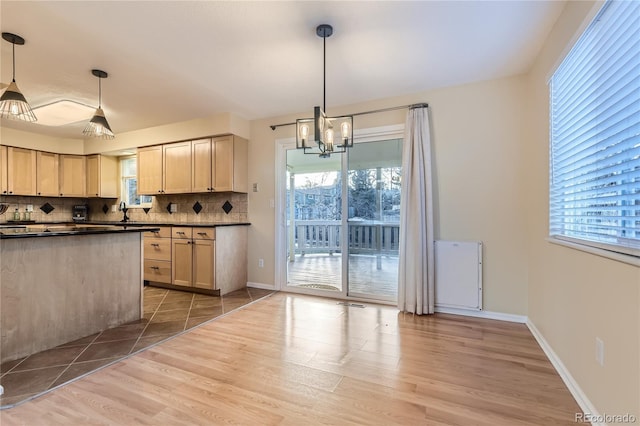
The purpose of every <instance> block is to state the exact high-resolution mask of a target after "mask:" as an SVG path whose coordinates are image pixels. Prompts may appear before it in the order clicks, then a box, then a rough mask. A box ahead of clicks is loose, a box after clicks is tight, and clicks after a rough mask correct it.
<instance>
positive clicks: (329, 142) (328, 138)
mask: <svg viewBox="0 0 640 426" xmlns="http://www.w3.org/2000/svg"><path fill="white" fill-rule="evenodd" d="M324 135H325V141H324V143H325V146H326V148H327V151H333V129H327V131H326V132H325V134H324Z"/></svg>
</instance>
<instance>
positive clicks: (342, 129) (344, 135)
mask: <svg viewBox="0 0 640 426" xmlns="http://www.w3.org/2000/svg"><path fill="white" fill-rule="evenodd" d="M340 132H341V133H342V139H345V140H348V139H349V133H350V132H351V126H349V123H348V122H346V121H343V122H342V124H341V125H340Z"/></svg>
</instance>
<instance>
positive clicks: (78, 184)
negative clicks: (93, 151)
mask: <svg viewBox="0 0 640 426" xmlns="http://www.w3.org/2000/svg"><path fill="white" fill-rule="evenodd" d="M86 164H87V163H86V158H85V156H84V155H68V154H61V155H60V196H61V197H85V196H86V188H87V173H86V167H87V166H86Z"/></svg>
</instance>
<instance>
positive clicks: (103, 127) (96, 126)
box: [82, 70, 115, 139]
mask: <svg viewBox="0 0 640 426" xmlns="http://www.w3.org/2000/svg"><path fill="white" fill-rule="evenodd" d="M91 74H93V75H94V76H96V77H98V109H96V112H95V114H93V118H91V120H90V121H89V123H88V124H87V127H85V128H84V131H83V132H82V133H84V134H85V135H86V136H89V137H92V138H102V139H113V138H115V135H114V134H113V131H112V130H111V126H109V122H107V118H106V117H105V116H104V111H103V110H102V79H103V78H107V77H108V76H109V74H107V73H106V72H104V71H102V70H91Z"/></svg>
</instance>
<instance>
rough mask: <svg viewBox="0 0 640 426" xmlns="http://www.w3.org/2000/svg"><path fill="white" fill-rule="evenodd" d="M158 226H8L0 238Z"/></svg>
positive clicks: (116, 231) (1, 230) (0, 230)
mask: <svg viewBox="0 0 640 426" xmlns="http://www.w3.org/2000/svg"><path fill="white" fill-rule="evenodd" d="M159 229H160V228H158V227H157V226H90V227H82V226H81V227H72V226H64V225H61V224H51V226H50V227H49V228H47V229H42V228H41V227H37V228H34V227H29V226H24V225H23V226H16V225H12V226H7V227H0V239H9V238H33V237H60V236H73V235H92V234H119V233H123V232H148V231H157V230H159Z"/></svg>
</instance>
